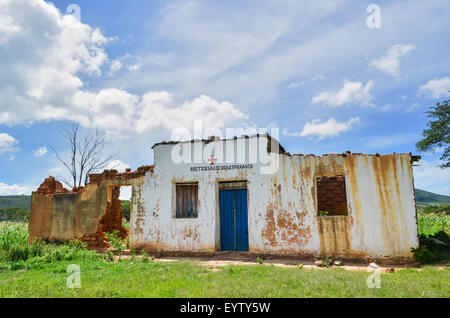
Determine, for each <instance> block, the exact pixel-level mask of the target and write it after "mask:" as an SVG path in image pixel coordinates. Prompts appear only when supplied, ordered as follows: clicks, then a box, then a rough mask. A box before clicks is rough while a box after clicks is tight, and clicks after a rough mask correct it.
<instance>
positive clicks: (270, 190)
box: [130, 137, 417, 257]
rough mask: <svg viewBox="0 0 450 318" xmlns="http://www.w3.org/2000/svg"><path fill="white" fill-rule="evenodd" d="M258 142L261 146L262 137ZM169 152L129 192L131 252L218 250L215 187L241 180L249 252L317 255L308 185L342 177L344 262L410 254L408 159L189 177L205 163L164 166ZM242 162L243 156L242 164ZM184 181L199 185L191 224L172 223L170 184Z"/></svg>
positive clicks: (325, 161)
mask: <svg viewBox="0 0 450 318" xmlns="http://www.w3.org/2000/svg"><path fill="white" fill-rule="evenodd" d="M237 140H239V139H237ZM237 140H234V141H232V142H233V143H236V142H238V141H237ZM255 140H256V137H251V138H250V139H246V140H245V142H246V151H247V153H248V144H249V142H254V141H255ZM258 140H262V141H263V142H264V143H266V142H267V138H266V137H259V139H258ZM239 142H242V141H239ZM214 145H219V143H218V142H210V143H209V144H208V147H209V148H213V147H214ZM173 147H176V145H174V144H161V145H157V146H156V147H155V148H154V155H155V169H154V172H153V173H147V174H146V176H145V178H144V179H143V182H142V183H141V184H137V185H135V189H134V191H133V193H134V194H135V197H134V199H133V208H132V219H131V224H132V227H131V236H130V244H131V246H145V247H147V248H150V249H153V250H164V251H199V252H200V251H201V252H214V251H218V250H220V222H219V220H220V214H219V213H220V211H219V204H218V182H219V181H227V180H247V187H248V198H249V199H248V235H249V249H250V252H257V253H274V254H283V253H286V254H298V253H307V254H320V252H321V240H320V236H319V231H318V225H317V216H316V214H317V213H316V199H315V195H316V192H315V191H316V190H315V177H316V176H318V175H342V174H344V175H345V176H346V186H347V200H348V205H349V216H348V227H349V231H350V239H351V250H350V251H348V253H349V255H355V256H361V257H364V256H406V257H409V256H410V253H409V250H410V248H411V247H415V246H417V226H416V223H415V222H416V220H415V207H414V197H413V195H414V194H413V184H412V173H411V164H410V156H409V155H395V156H390V157H389V158H387V157H386V158H385V157H375V156H367V155H361V156H357V155H355V156H347V157H343V156H340V155H338V156H328V157H315V156H295V155H294V156H289V155H278V154H273V155H274V156H275V157H277V158H278V159H279V169H278V171H277V172H276V173H274V174H261V168H262V167H263V166H266V165H261V164H259V163H252V164H253V169H241V170H225V171H222V170H221V171H207V172H202V171H197V172H195V171H191V169H190V168H191V167H197V166H208V165H209V163H208V162H203V163H181V164H176V163H174V162H173V160H172V148H173ZM197 154H198V153H197ZM225 156H226V151H225V153H224V157H225ZM219 157H220V156H219ZM235 159H236V156H235ZM250 160H251V158H248V156H247V158H246V163H249V161H250ZM380 160H382V161H383V165H382V166H379V167H378V166H376V162H378V161H380ZM374 162H375V163H374ZM374 164H375V166H374ZM217 165H223V163H220V162H218V163H217ZM386 169H387V170H386ZM380 176H381V177H380ZM192 181H195V182H198V185H199V189H198V190H199V192H198V195H199V207H198V218H196V219H176V218H174V213H175V212H174V211H175V183H176V182H192ZM139 211H141V212H140V213H139ZM138 223H139V226H137V224H138ZM138 228H140V230H138Z"/></svg>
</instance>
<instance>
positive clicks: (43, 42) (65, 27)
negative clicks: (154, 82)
mask: <svg viewBox="0 0 450 318" xmlns="http://www.w3.org/2000/svg"><path fill="white" fill-rule="evenodd" d="M0 14H1V17H0V21H2V22H0V56H1V57H2V58H1V59H0V69H1V70H2V72H1V73H0V124H4V123H6V124H15V123H19V122H23V121H30V120H31V121H32V120H51V119H62V118H64V117H65V116H64V115H65V114H66V112H67V110H66V109H67V107H68V106H70V105H69V102H70V98H71V96H72V95H73V94H74V93H75V92H77V91H78V90H79V89H80V88H82V87H83V81H82V80H81V77H80V76H81V75H84V76H89V77H97V76H100V75H101V73H102V71H101V68H102V66H103V65H104V64H105V63H107V61H108V57H107V54H106V53H105V52H104V50H103V46H104V45H105V44H106V43H107V42H108V39H107V38H106V37H105V36H103V35H102V33H101V32H100V30H98V29H93V28H91V27H90V26H89V25H86V24H83V23H81V22H79V21H78V20H76V19H75V17H74V16H72V15H62V14H61V12H60V11H59V10H58V9H57V8H55V7H54V6H53V5H52V4H50V3H47V2H45V1H42V0H33V1H29V0H14V1H11V0H7V1H2V2H0ZM10 105H14V107H11V106H10ZM66 119H70V118H66Z"/></svg>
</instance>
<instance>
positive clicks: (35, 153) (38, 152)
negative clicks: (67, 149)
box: [33, 147, 48, 157]
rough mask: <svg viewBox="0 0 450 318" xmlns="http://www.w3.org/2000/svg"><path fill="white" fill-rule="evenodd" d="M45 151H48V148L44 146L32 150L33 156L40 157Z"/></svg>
mask: <svg viewBox="0 0 450 318" xmlns="http://www.w3.org/2000/svg"><path fill="white" fill-rule="evenodd" d="M47 152H48V150H47V148H46V147H40V148H38V149H36V150H35V151H33V156H34V157H42V156H43V155H45V154H46V153H47Z"/></svg>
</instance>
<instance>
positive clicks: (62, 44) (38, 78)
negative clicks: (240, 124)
mask: <svg viewBox="0 0 450 318" xmlns="http://www.w3.org/2000/svg"><path fill="white" fill-rule="evenodd" d="M0 12H1V15H2V18H4V19H0V20H1V21H2V22H0V39H1V40H0V56H2V59H0V69H1V70H2V72H1V73H0V124H16V123H22V122H29V121H42V120H46V121H48V120H69V121H73V122H77V123H79V124H81V125H82V126H83V127H89V128H98V129H101V130H103V131H105V132H106V133H107V135H108V136H110V137H111V136H113V137H117V136H121V137H126V136H132V135H133V134H139V133H147V132H151V131H152V130H154V129H169V130H171V129H174V128H177V127H186V126H188V125H192V122H193V121H194V120H195V119H199V118H202V119H204V121H205V123H206V125H213V126H214V127H219V128H220V127H223V126H224V125H225V124H226V123H230V122H231V121H233V120H236V119H242V118H244V117H245V115H244V114H243V113H241V112H240V111H239V110H237V109H236V108H235V107H234V106H233V105H232V104H230V103H228V102H218V101H216V100H214V99H213V98H211V97H208V96H200V97H198V98H195V99H194V100H193V101H187V102H185V103H184V104H181V105H179V106H177V105H175V102H174V101H173V97H172V95H170V94H169V93H167V92H165V91H161V92H146V93H145V94H143V95H135V94H132V93H130V92H128V91H126V90H124V89H118V88H104V89H100V90H99V91H96V92H93V91H89V90H87V89H85V88H84V84H85V83H84V82H83V79H84V78H86V77H97V76H100V75H101V73H102V67H103V66H105V65H109V68H110V71H111V72H114V71H118V70H119V69H121V68H122V67H123V61H124V60H128V59H132V57H131V55H129V54H126V55H125V56H122V57H119V58H117V59H114V60H112V61H110V60H109V59H108V56H107V54H106V53H105V51H104V46H105V45H106V44H107V43H108V41H109V40H110V39H108V38H106V37H105V36H104V35H103V34H102V33H101V32H100V30H98V29H93V28H91V27H90V26H89V25H86V24H83V23H81V22H79V21H78V20H76V19H75V18H74V17H73V16H71V15H63V14H61V12H60V11H59V10H58V9H57V8H55V7H54V6H53V5H52V4H50V3H47V2H45V1H42V0H33V1H28V0H14V1H3V2H1V3H0ZM11 34H14V36H12V35H11ZM17 52H21V54H17ZM132 62H133V63H135V62H136V61H132ZM135 65H137V64H135ZM130 67H131V66H130ZM131 68H132V69H133V67H131ZM134 69H136V67H134ZM9 105H15V107H10V106H9Z"/></svg>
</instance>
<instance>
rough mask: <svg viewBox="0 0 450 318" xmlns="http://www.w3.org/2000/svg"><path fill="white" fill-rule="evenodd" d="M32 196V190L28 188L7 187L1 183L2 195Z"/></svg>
mask: <svg viewBox="0 0 450 318" xmlns="http://www.w3.org/2000/svg"><path fill="white" fill-rule="evenodd" d="M22 194H28V195H29V194H31V190H30V189H29V187H26V186H19V185H17V184H13V185H7V184H6V183H2V182H0V195H22Z"/></svg>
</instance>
